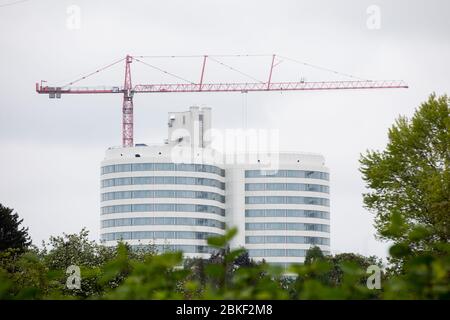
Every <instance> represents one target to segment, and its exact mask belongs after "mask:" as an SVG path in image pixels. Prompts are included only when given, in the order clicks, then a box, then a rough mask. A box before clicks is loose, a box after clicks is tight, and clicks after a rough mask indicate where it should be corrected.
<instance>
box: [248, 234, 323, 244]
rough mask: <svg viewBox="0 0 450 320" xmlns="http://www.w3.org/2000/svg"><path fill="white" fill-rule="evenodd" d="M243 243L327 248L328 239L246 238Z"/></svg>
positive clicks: (292, 237)
mask: <svg viewBox="0 0 450 320" xmlns="http://www.w3.org/2000/svg"><path fill="white" fill-rule="evenodd" d="M245 243H248V244H260V243H298V244H320V245H325V246H329V245H330V239H329V238H323V237H302V236H248V237H245Z"/></svg>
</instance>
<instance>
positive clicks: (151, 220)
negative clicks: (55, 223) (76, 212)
mask: <svg viewBox="0 0 450 320" xmlns="http://www.w3.org/2000/svg"><path fill="white" fill-rule="evenodd" d="M147 225H183V226H204V227H214V228H220V229H225V223H224V222H222V221H219V220H214V219H204V218H184V217H183V218H180V217H143V218H122V219H108V220H102V222H101V226H102V228H111V227H122V226H147Z"/></svg>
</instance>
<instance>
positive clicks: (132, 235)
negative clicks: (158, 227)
mask: <svg viewBox="0 0 450 320" xmlns="http://www.w3.org/2000/svg"><path fill="white" fill-rule="evenodd" d="M217 236H220V234H218V233H213V232H195V231H129V232H110V233H103V234H101V235H100V239H101V240H102V241H113V240H133V239H135V240H140V239H197V240H205V239H207V238H209V237H217Z"/></svg>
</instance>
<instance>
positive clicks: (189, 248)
mask: <svg viewBox="0 0 450 320" xmlns="http://www.w3.org/2000/svg"><path fill="white" fill-rule="evenodd" d="M155 249H156V250H157V251H158V252H160V253H163V252H174V251H183V252H184V253H208V254H213V253H216V252H217V249H215V248H212V247H208V246H195V245H185V244H176V245H156V246H155Z"/></svg>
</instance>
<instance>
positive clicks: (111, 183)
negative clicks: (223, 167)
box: [102, 176, 225, 190]
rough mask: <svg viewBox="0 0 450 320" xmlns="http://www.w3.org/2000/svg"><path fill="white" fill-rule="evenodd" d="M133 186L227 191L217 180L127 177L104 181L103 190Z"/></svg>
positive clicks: (222, 183)
mask: <svg viewBox="0 0 450 320" xmlns="http://www.w3.org/2000/svg"><path fill="white" fill-rule="evenodd" d="M133 184H187V185H193V186H208V187H216V188H219V189H222V190H225V183H224V182H221V181H219V180H216V179H209V178H196V177H171V176H169V177H165V176H164V177H125V178H114V179H104V180H102V188H107V187H116V186H128V185H133Z"/></svg>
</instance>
